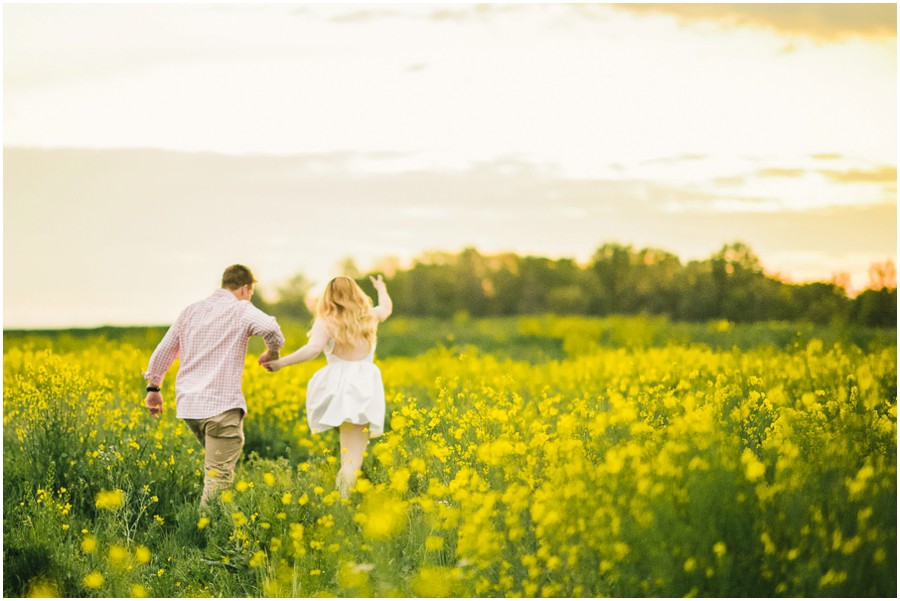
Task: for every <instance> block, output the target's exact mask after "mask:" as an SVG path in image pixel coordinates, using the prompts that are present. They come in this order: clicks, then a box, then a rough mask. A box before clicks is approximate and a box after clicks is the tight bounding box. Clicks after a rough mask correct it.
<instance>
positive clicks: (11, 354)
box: [3, 316, 897, 597]
mask: <svg viewBox="0 0 900 601" xmlns="http://www.w3.org/2000/svg"><path fill="white" fill-rule="evenodd" d="M162 333H163V330H160V329H150V330H146V331H145V330H138V329H132V330H122V331H116V330H109V331H105V332H103V335H102V336H100V335H85V334H84V333H81V334H78V335H73V334H65V335H63V334H58V333H54V334H51V335H47V334H45V335H40V336H38V335H23V334H15V333H13V334H10V335H7V336H5V343H4V357H3V363H4V413H3V423H4V441H3V451H4V465H3V470H4V473H3V487H4V521H3V522H4V526H3V528H4V542H3V546H4V549H3V557H4V561H3V591H4V595H5V596H25V595H39V596H52V595H62V596H72V597H83V596H96V597H131V596H135V597H140V596H153V597H182V596H184V597H187V596H217V597H218V596H226V597H243V596H254V597H262V596H296V597H306V596H352V597H364V596H415V597H431V596H436V597H472V596H475V597H501V596H525V597H543V596H551V597H559V596H575V597H581V596H584V597H596V596H629V597H635V596H638V597H639V596H672V597H681V596H712V597H717V596H729V597H731V596H754V597H769V596H784V597H796V596H830V597H842V596H851V597H853V596H880V597H894V596H895V595H896V592H897V587H896V577H897V572H896V566H897V557H896V542H897V486H896V484H897V469H896V466H897V457H896V449H897V349H896V331H895V330H890V331H887V330H858V329H857V330H853V331H841V330H838V329H835V328H813V327H811V326H798V325H791V324H758V325H744V326H736V325H734V324H731V323H728V322H715V323H709V324H703V325H685V324H673V323H669V322H667V321H666V320H664V319H650V318H607V319H583V318H554V317H543V318H516V319H505V320H483V321H482V320H469V319H467V318H465V317H464V316H460V317H459V318H458V319H456V320H449V321H446V322H436V321H424V320H404V319H402V318H392V320H389V321H388V322H387V323H386V324H385V327H384V328H383V329H382V330H381V332H380V340H379V347H378V354H377V363H378V364H379V366H380V367H381V370H382V373H383V377H384V382H385V386H386V394H387V403H388V417H387V419H386V423H385V430H386V432H385V434H384V435H383V436H382V437H380V438H377V439H374V440H373V441H372V442H371V443H370V445H369V449H368V454H367V456H366V459H365V462H364V464H363V474H362V476H361V478H360V480H359V481H358V483H357V485H356V488H355V490H354V491H353V493H352V494H351V496H350V498H349V499H346V500H342V499H340V497H339V495H338V494H337V493H336V492H335V491H334V480H335V474H336V471H337V467H338V464H339V457H340V449H339V445H338V439H337V435H336V433H335V432H334V431H331V432H328V433H325V434H323V435H315V436H314V435H312V434H311V433H310V432H309V430H308V427H307V425H306V419H305V413H304V409H303V405H304V397H305V388H306V383H307V381H308V380H309V378H310V377H311V376H312V374H313V373H314V372H315V371H316V370H317V369H318V368H320V367H321V366H322V365H323V364H324V359H321V358H320V359H318V360H317V361H315V362H313V363H310V364H304V365H301V366H299V367H294V368H289V369H285V370H282V371H280V372H278V373H275V374H271V373H268V372H265V371H264V370H263V369H262V368H260V367H259V366H257V365H256V363H255V359H256V357H255V355H254V354H252V353H254V352H258V351H259V350H261V348H260V347H259V346H257V344H258V341H255V342H254V343H253V344H252V345H251V355H248V358H247V366H246V369H245V375H244V392H245V395H246V397H247V400H248V404H249V406H250V414H249V415H248V416H247V419H246V421H245V434H246V437H247V440H246V445H245V453H244V457H243V459H242V460H241V462H240V463H239V464H238V468H237V472H236V476H235V481H234V486H233V489H231V490H228V491H226V492H225V493H224V494H223V495H222V497H221V500H220V502H217V503H216V504H214V505H213V507H212V508H211V510H210V511H209V512H207V513H205V514H200V513H199V510H198V508H197V502H198V500H199V497H200V491H201V487H202V473H201V472H202V467H203V453H202V449H201V448H200V446H199V445H198V444H197V443H196V441H195V439H194V438H193V436H192V435H191V434H190V432H189V431H188V430H187V428H186V427H185V426H184V424H183V423H182V422H181V421H180V420H176V419H175V417H174V400H175V399H174V396H173V392H172V391H173V385H174V375H175V368H176V367H177V365H176V366H173V369H172V370H171V371H170V372H169V375H168V376H167V378H166V381H165V382H164V385H163V396H164V399H165V401H166V403H167V406H166V411H165V412H164V415H163V417H162V418H161V419H160V420H156V419H153V418H152V417H150V416H149V415H148V414H147V413H146V411H145V409H144V408H143V396H144V395H143V392H142V390H143V386H144V381H143V379H142V378H141V375H140V373H141V371H142V369H143V368H144V367H146V364H147V360H148V358H149V356H150V353H151V352H152V350H153V347H154V345H155V344H156V342H158V340H159V338H160V337H161V335H162ZM285 334H286V335H287V339H288V349H289V350H293V349H294V348H297V347H298V346H299V345H300V344H301V343H302V341H303V337H304V328H302V327H300V326H299V325H293V326H290V325H288V326H287V327H285Z"/></svg>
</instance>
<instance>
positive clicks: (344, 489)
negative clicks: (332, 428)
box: [336, 422, 369, 497]
mask: <svg viewBox="0 0 900 601" xmlns="http://www.w3.org/2000/svg"><path fill="white" fill-rule="evenodd" d="M368 428H369V427H368V425H365V426H360V425H357V424H351V423H349V422H344V423H343V424H341V470H340V471H339V472H338V475H337V482H336V485H337V489H338V490H339V491H341V496H343V497H346V496H347V495H349V494H350V489H351V488H353V485H354V484H356V478H357V471H358V470H359V469H360V468H361V467H362V462H363V453H364V452H365V450H366V445H368V444H369V432H368Z"/></svg>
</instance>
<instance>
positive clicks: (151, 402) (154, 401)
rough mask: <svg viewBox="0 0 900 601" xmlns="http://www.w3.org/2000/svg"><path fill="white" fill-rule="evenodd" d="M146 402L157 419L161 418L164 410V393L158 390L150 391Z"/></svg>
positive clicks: (151, 413)
mask: <svg viewBox="0 0 900 601" xmlns="http://www.w3.org/2000/svg"><path fill="white" fill-rule="evenodd" d="M144 404H145V405H146V407H147V409H148V410H149V411H150V415H152V416H153V417H155V418H156V419H159V416H160V415H162V410H163V398H162V394H160V393H158V392H148V393H147V398H146V400H145V401H144Z"/></svg>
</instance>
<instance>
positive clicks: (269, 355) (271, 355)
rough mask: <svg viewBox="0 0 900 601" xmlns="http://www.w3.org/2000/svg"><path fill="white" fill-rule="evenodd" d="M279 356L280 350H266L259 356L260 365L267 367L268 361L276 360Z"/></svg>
mask: <svg viewBox="0 0 900 601" xmlns="http://www.w3.org/2000/svg"><path fill="white" fill-rule="evenodd" d="M277 358H278V351H270V350H266V352H264V353H263V354H262V355H260V356H259V360H258V361H257V363H259V364H260V365H262V366H263V367H265V364H266V363H268V362H270V361H274V360H275V359H277ZM267 369H268V368H267Z"/></svg>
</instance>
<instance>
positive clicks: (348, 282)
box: [316, 276, 378, 347]
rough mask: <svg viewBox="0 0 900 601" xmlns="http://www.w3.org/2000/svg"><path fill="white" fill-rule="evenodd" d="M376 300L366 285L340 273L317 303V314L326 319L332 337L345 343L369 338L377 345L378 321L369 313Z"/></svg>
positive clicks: (357, 342)
mask: <svg viewBox="0 0 900 601" xmlns="http://www.w3.org/2000/svg"><path fill="white" fill-rule="evenodd" d="M371 308H372V300H371V299H370V298H369V297H368V296H366V293H365V292H363V291H362V288H360V287H359V285H358V284H357V283H356V282H355V281H354V280H353V279H352V278H348V277H346V276H338V277H336V278H334V279H333V280H331V281H330V282H328V285H327V286H325V293H324V294H322V296H321V297H320V298H319V302H318V304H317V305H316V316H317V317H319V318H320V319H325V320H326V321H327V322H328V325H329V326H330V327H329V328H328V329H329V330H330V333H331V336H332V337H333V338H334V341H335V343H336V344H338V345H341V346H356V345H357V344H359V341H360V340H365V341H366V342H368V343H369V346H370V347H371V346H374V345H375V331H376V329H377V327H378V320H377V319H375V316H374V315H372V314H371V313H370V312H369V309H371Z"/></svg>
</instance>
